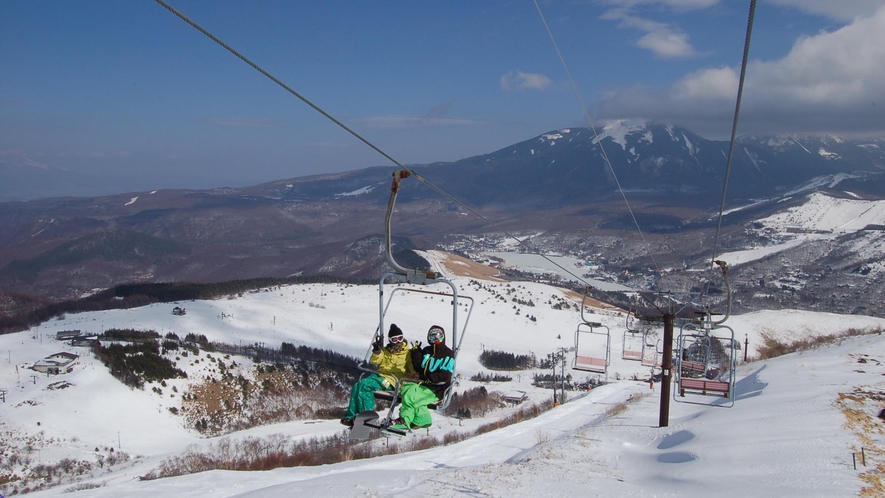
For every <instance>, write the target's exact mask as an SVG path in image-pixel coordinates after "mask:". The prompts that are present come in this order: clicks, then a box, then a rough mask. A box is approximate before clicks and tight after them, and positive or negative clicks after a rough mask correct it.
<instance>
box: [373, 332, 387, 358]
mask: <svg viewBox="0 0 885 498" xmlns="http://www.w3.org/2000/svg"><path fill="white" fill-rule="evenodd" d="M383 346H384V338H382V337H381V336H379V337H378V338H377V339H375V342H373V343H372V352H373V353H375V354H378V353H380V352H381V348H382V347H383Z"/></svg>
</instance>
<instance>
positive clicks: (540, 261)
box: [485, 252, 633, 291]
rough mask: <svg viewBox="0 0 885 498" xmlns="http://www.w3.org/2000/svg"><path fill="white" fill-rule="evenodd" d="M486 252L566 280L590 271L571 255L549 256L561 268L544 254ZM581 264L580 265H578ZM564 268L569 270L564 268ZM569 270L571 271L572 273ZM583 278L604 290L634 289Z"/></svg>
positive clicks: (509, 264) (513, 264)
mask: <svg viewBox="0 0 885 498" xmlns="http://www.w3.org/2000/svg"><path fill="white" fill-rule="evenodd" d="M485 254H487V255H489V256H494V257H496V258H501V259H503V260H504V264H505V265H507V266H512V267H515V268H518V269H519V270H521V271H526V272H532V273H552V274H555V275H559V276H560V277H562V278H563V279H565V280H571V281H573V282H580V280H579V279H578V278H577V277H581V275H583V274H585V273H587V272H589V271H590V270H589V269H588V268H587V267H586V266H584V260H582V259H579V258H574V257H571V256H547V258H549V259H550V260H551V261H553V262H555V263H556V264H557V265H560V266H562V268H559V267H558V266H556V265H555V264H553V263H551V262H550V261H548V260H547V259H545V257H544V256H541V255H538V254H520V253H515V252H487V253H485ZM579 264H580V267H579V266H578V265H579ZM563 268H565V270H568V271H565V270H563ZM569 272H571V274H570V273H569ZM576 276H577V277H576ZM581 278H582V279H583V280H584V281H586V282H587V283H588V284H590V285H592V286H593V287H594V288H596V289H599V290H602V291H631V290H633V289H631V288H629V287H626V286H623V285H620V284H616V283H613V282H606V281H603V280H596V279H594V278H587V277H581Z"/></svg>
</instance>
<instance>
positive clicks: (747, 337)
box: [744, 336, 750, 363]
mask: <svg viewBox="0 0 885 498" xmlns="http://www.w3.org/2000/svg"><path fill="white" fill-rule="evenodd" d="M749 347H750V338H749V336H744V363H746V362H747V349H748V348H749Z"/></svg>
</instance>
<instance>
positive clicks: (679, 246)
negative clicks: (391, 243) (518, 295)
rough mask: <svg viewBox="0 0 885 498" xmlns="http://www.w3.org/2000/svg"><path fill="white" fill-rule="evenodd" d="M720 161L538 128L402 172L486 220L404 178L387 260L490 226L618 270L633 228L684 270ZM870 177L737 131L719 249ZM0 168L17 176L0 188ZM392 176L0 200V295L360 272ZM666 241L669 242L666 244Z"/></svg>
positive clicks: (826, 155) (666, 140) (849, 157)
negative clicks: (806, 196)
mask: <svg viewBox="0 0 885 498" xmlns="http://www.w3.org/2000/svg"><path fill="white" fill-rule="evenodd" d="M728 149H729V143H728V142H725V141H713V140H707V139H705V138H703V137H701V136H699V135H697V134H695V133H693V132H691V131H689V130H687V129H685V128H681V127H678V126H668V125H663V124H647V125H642V126H624V125H614V126H609V127H606V128H604V129H601V130H599V134H598V135H597V134H595V133H594V131H593V130H591V129H589V128H571V129H563V130H557V131H551V132H549V133H545V134H542V135H539V136H537V137H535V138H533V139H530V140H526V141H524V142H520V143H517V144H514V145H512V146H509V147H506V148H503V149H500V150H498V151H495V152H492V153H489V154H485V155H480V156H475V157H471V158H467V159H463V160H460V161H455V162H451V163H434V164H427V165H419V166H413V167H411V168H412V169H413V170H414V171H415V172H416V173H418V174H419V175H420V176H421V177H422V178H424V179H426V180H427V181H428V182H430V183H432V184H433V185H434V186H435V187H436V188H438V189H441V190H443V191H445V192H446V193H448V194H449V195H451V196H452V197H453V198H455V199H457V200H458V201H460V202H462V203H463V204H464V206H467V207H468V208H470V209H471V210H478V211H482V213H483V215H484V216H486V217H488V219H490V220H493V221H494V222H495V223H496V224H497V225H498V226H496V227H490V226H489V225H488V224H487V223H486V222H485V221H483V220H480V219H478V218H477V217H475V216H472V215H468V213H467V212H466V211H467V210H465V208H464V206H459V205H456V204H453V203H451V202H450V201H449V200H448V199H446V198H445V197H443V196H442V195H440V194H439V193H437V192H435V191H434V190H433V189H431V188H430V187H428V186H427V185H424V184H422V183H421V182H420V181H418V180H417V179H408V180H407V181H406V182H404V188H403V189H402V191H401V194H400V197H399V199H398V203H397V213H396V215H395V226H394V235H395V236H397V237H398V238H397V239H396V240H397V244H398V247H397V250H400V249H410V248H413V247H415V248H422V249H426V248H433V247H437V246H439V245H441V244H447V245H449V246H452V247H453V246H454V245H453V244H454V242H453V238H457V237H460V236H465V237H468V236H473V235H481V234H486V233H491V232H496V231H497V230H500V229H501V228H504V229H506V230H508V231H510V232H513V233H546V234H548V236H549V240H548V245H547V246H546V249H545V250H550V251H559V252H563V251H570V252H573V253H576V254H578V253H587V254H595V253H607V256H608V257H607V258H606V259H608V260H609V266H610V267H611V268H612V269H613V270H615V271H618V270H617V268H619V266H618V265H621V266H620V268H621V271H623V270H626V269H635V268H637V265H641V264H642V263H641V260H642V258H646V257H647V254H645V253H644V251H643V250H641V248H640V249H637V248H638V247H639V246H635V245H634V243H633V242H627V241H628V240H630V238H631V237H633V236H634V235H635V223H634V221H633V220H634V218H635V219H636V220H637V222H638V223H639V225H640V226H641V227H643V230H646V231H647V232H648V233H649V234H658V235H660V236H661V238H660V240H658V239H655V238H653V239H651V241H646V243H649V242H651V243H653V244H654V245H655V247H654V249H653V250H654V251H657V252H660V253H661V254H659V255H658V256H657V257H658V258H660V260H661V261H663V262H677V261H679V262H682V261H689V260H694V259H696V258H698V257H700V256H701V255H702V254H703V253H704V251H705V250H706V249H707V248H709V246H710V244H711V241H712V237H711V233H712V232H711V231H712V230H713V229H715V223H714V222H713V221H712V220H713V214H714V213H716V212H718V208H719V203H720V199H721V196H722V192H723V186H724V183H725V166H726V157H727V154H728ZM605 157H608V159H609V161H610V162H611V168H610V167H609V165H608V164H607V162H606V160H605ZM883 166H885V141H883V140H863V141H860V140H843V139H839V138H835V137H814V136H778V137H775V136H768V137H761V136H760V137H742V138H741V139H740V140H739V141H738V143H737V145H736V147H735V150H734V159H733V165H732V169H731V172H730V175H729V181H728V189H727V199H728V204H729V206H731V207H737V206H743V205H748V204H753V207H752V208H748V209H743V210H740V211H736V212H734V214H732V215H729V217H728V220H727V222H726V224H725V227H724V228H725V230H726V234H725V235H724V236H723V238H722V243H724V244H729V245H730V246H733V247H739V246H741V245H742V244H744V243H745V242H746V241H745V239H744V238H742V237H743V235H742V234H743V232H742V231H743V230H744V229H745V227H744V224H746V223H748V222H752V221H753V220H755V219H761V218H764V217H766V216H769V215H771V214H772V213H775V212H777V211H778V210H783V209H786V208H787V207H789V206H790V205H795V204H796V202H799V201H797V200H795V199H793V200H790V201H789V202H776V201H784V200H788V199H790V196H791V194H792V193H795V192H810V191H825V192H829V193H830V195H836V196H849V197H851V198H853V199H883V198H885V175H883ZM11 168H13V169H15V171H16V174H18V175H19V176H18V177H17V180H16V183H13V184H8V183H6V182H5V181H4V179H5V178H7V177H8V175H9V174H10V171H11V170H12V169H11ZM27 169H33V170H34V171H36V172H38V173H39V175H42V176H40V177H39V178H43V180H40V179H39V178H38V177H35V178H36V179H35V180H34V181H47V180H46V178H48V177H52V175H53V172H52V171H49V170H46V169H45V168H38V167H30V166H28V165H22V164H14V165H10V164H8V163H6V164H4V163H0V198H3V197H4V196H5V197H7V198H8V197H9V196H10V195H13V193H12V189H15V188H22V187H21V186H22V185H23V184H26V183H27V182H28V181H29V180H27V179H26V178H25V176H26V170H27ZM392 172H393V168H391V167H373V168H366V169H362V170H356V171H349V172H343V173H335V174H328V175H319V176H309V177H300V178H291V179H285V180H279V181H275V182H270V183H265V184H261V185H256V186H252V187H246V188H239V189H232V188H224V189H213V190H160V191H151V192H133V193H127V194H120V195H110V196H101V197H76V198H74V197H61V198H50V199H39V200H32V201H28V202H6V203H0V293H2V291H15V292H22V293H27V294H33V295H38V296H42V297H47V298H60V297H71V296H77V295H81V294H83V293H86V292H91V291H93V290H94V289H100V288H107V287H110V286H113V285H116V284H119V283H123V282H131V281H165V282H168V281H200V282H211V281H222V280H231V279H238V278H253V277H266V276H276V277H284V276H288V275H294V274H302V275H310V274H317V273H328V274H333V275H338V276H348V277H358V278H376V277H377V276H378V275H380V274H381V272H382V265H383V253H382V249H383V247H382V246H383V242H382V239H381V238H380V236H381V235H382V234H383V232H384V211H385V207H386V203H387V199H388V197H389V192H390V182H391V173H392ZM613 172H614V174H613ZM47 175H48V176H47ZM619 185H620V188H622V189H623V191H624V195H625V196H626V197H627V198H628V200H629V202H630V203H631V205H632V211H633V212H628V210H627V208H626V206H625V203H624V202H623V199H622V195H621V192H620V189H619ZM766 200H770V202H765V201H766ZM550 234H553V235H550ZM674 234H675V235H678V237H679V240H680V241H685V242H678V243H674V242H673V237H674ZM400 237H401V238H400ZM729 237H731V238H729ZM471 240H474V242H471V243H470V244H473V245H476V244H482V243H487V242H477V241H479V240H480V239H471ZM698 241H699V242H698ZM470 244H468V245H467V246H464V247H468V246H470ZM469 250H472V247H470V248H469ZM664 254H665V255H666V256H664ZM668 264H669V263H668ZM680 264H682V263H680Z"/></svg>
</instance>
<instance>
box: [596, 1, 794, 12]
mask: <svg viewBox="0 0 885 498" xmlns="http://www.w3.org/2000/svg"><path fill="white" fill-rule="evenodd" d="M797 1H802V0H797ZM600 3H603V4H606V5H614V6H616V7H622V8H632V7H635V6H637V5H661V6H664V7H669V8H672V9H676V10H696V9H706V8H708V7H712V6H714V5H716V4H717V3H719V0H600Z"/></svg>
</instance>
